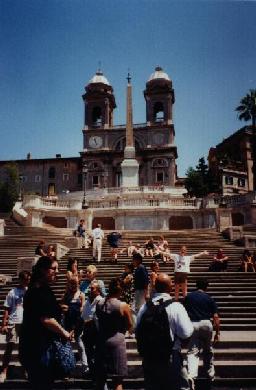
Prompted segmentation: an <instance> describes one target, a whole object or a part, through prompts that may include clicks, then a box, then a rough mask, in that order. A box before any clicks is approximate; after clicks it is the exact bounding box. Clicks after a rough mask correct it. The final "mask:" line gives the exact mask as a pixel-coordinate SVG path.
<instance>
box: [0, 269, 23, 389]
mask: <svg viewBox="0 0 256 390" xmlns="http://www.w3.org/2000/svg"><path fill="white" fill-rule="evenodd" d="M29 281H30V272H28V271H21V272H20V273H19V284H18V286H17V287H14V288H13V289H11V290H10V291H9V293H8V294H7V296H6V298H5V302H4V314H3V319H2V326H1V333H2V334H5V335H6V348H5V353H4V356H3V365H2V372H1V374H0V383H3V382H4V381H5V380H6V376H7V370H8V366H9V363H10V360H11V354H12V351H13V348H14V344H15V343H16V342H17V341H18V337H19V333H20V325H21V323H22V320H23V297H24V295H25V292H26V291H27V288H28V284H29Z"/></svg>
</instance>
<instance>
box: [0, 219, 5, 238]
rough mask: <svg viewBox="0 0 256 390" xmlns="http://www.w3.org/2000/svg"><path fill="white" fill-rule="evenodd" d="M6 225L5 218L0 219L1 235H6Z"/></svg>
mask: <svg viewBox="0 0 256 390" xmlns="http://www.w3.org/2000/svg"><path fill="white" fill-rule="evenodd" d="M4 226H5V222H4V219H0V236H4Z"/></svg>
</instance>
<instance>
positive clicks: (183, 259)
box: [170, 245, 209, 301]
mask: <svg viewBox="0 0 256 390" xmlns="http://www.w3.org/2000/svg"><path fill="white" fill-rule="evenodd" d="M205 255H207V256H208V255H209V252H208V251H203V252H200V253H197V254H195V255H192V256H188V255H187V247H186V246H185V245H183V246H182V247H181V248H180V253H179V254H174V253H171V254H170V258H171V259H172V260H173V261H174V285H175V300H176V301H178V300H179V291H180V289H181V291H182V296H183V298H185V296H186V295H187V293H188V274H189V273H190V263H191V261H193V260H194V259H196V258H198V257H200V256H205Z"/></svg>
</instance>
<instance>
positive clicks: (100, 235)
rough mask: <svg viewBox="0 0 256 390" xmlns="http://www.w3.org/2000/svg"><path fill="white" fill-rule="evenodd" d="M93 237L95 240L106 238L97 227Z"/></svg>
mask: <svg viewBox="0 0 256 390" xmlns="http://www.w3.org/2000/svg"><path fill="white" fill-rule="evenodd" d="M92 236H93V238H94V239H98V238H104V232H103V230H102V229H101V228H99V227H97V228H95V229H93V231H92Z"/></svg>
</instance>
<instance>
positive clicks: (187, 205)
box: [88, 197, 201, 209]
mask: <svg viewBox="0 0 256 390" xmlns="http://www.w3.org/2000/svg"><path fill="white" fill-rule="evenodd" d="M88 205H89V208H92V209H99V208H100V209H104V208H105V209H112V208H116V209H124V208H125V209H126V208H132V209H134V208H143V209H145V208H153V207H158V208H173V209H199V208H200V206H201V199H185V198H169V199H157V198H156V197H154V198H153V197H152V198H150V197H148V198H138V199H123V198H120V199H118V200H104V199H102V200H100V201H98V200H97V201H90V202H88Z"/></svg>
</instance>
